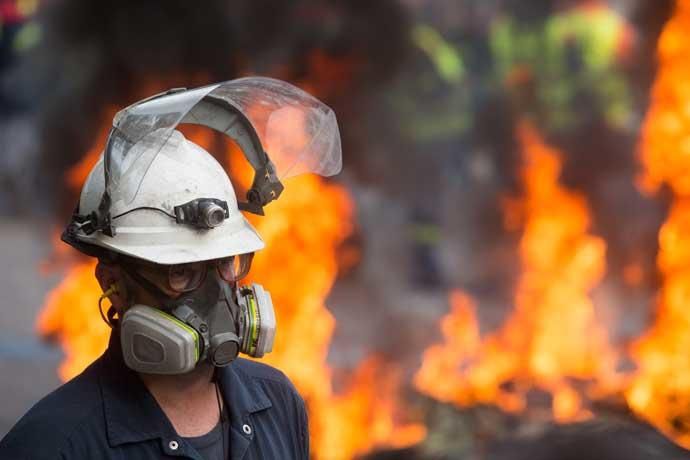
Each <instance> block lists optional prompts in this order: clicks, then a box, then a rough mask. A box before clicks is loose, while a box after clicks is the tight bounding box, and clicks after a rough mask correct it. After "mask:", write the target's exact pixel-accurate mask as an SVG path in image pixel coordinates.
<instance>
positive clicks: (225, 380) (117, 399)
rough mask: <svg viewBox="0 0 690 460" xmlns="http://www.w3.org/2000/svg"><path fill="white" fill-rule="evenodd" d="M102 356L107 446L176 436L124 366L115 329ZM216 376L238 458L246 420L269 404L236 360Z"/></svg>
mask: <svg viewBox="0 0 690 460" xmlns="http://www.w3.org/2000/svg"><path fill="white" fill-rule="evenodd" d="M101 359H102V361H103V366H104V372H103V373H102V374H101V379H100V385H101V393H102V396H103V406H104V413H105V419H106V425H107V431H108V441H109V443H110V445H111V446H117V445H120V444H125V443H135V442H141V441H146V440H150V439H156V438H163V439H170V438H175V437H178V435H177V434H176V432H175V429H174V428H173V426H172V424H171V423H170V421H169V420H168V418H167V417H166V415H165V414H164V412H163V410H162V409H161V408H160V406H159V405H158V403H157V402H156V400H155V398H154V397H153V395H151V393H150V392H149V391H148V389H147V388H146V386H145V385H144V383H143V381H142V380H141V378H140V377H139V375H138V374H137V373H136V372H135V371H133V370H131V369H129V368H128V367H127V366H126V365H125V363H124V359H123V357H122V349H121V345H120V338H119V330H118V329H113V332H112V333H111V336H110V342H109V344H108V349H107V350H106V352H105V354H104V355H103V357H102V358H101ZM218 378H219V382H220V386H221V393H222V396H223V400H224V402H225V404H226V407H227V408H228V409H229V413H230V423H231V429H232V432H231V446H232V454H233V455H232V458H240V457H241V453H243V452H244V451H245V450H246V448H247V447H248V445H249V442H250V441H251V439H252V437H253V430H252V434H251V435H250V436H248V435H246V434H245V433H243V430H242V426H243V425H244V424H245V423H249V417H250V415H251V414H253V413H255V412H258V411H261V410H264V409H268V408H269V407H271V401H270V399H269V398H268V396H267V395H266V392H265V391H264V390H263V388H262V386H261V385H258V384H256V382H254V381H253V379H251V377H249V376H248V375H247V374H246V373H244V372H243V371H242V370H241V369H240V368H239V366H236V365H235V363H233V364H231V365H229V366H226V367H224V368H220V369H219V372H218ZM236 454H239V455H236Z"/></svg>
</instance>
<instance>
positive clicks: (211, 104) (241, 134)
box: [91, 77, 342, 236]
mask: <svg viewBox="0 0 690 460" xmlns="http://www.w3.org/2000/svg"><path fill="white" fill-rule="evenodd" d="M185 123H188V124H195V125H202V126H206V127H208V128H211V129H213V130H216V131H219V132H222V133H224V134H226V135H227V136H229V137H230V138H232V139H233V140H234V141H235V142H236V143H237V144H238V145H239V147H240V148H241V150H242V151H243V153H244V155H245V157H246V158H247V160H248V162H249V163H250V164H251V166H252V168H253V169H254V170H255V177H254V182H253V184H252V187H251V188H250V190H249V192H248V193H247V197H246V198H247V201H246V202H243V201H244V200H239V201H240V203H239V205H240V209H241V210H245V211H249V212H253V213H256V214H263V206H265V205H266V204H268V203H269V202H270V201H272V200H274V199H276V198H277V197H278V196H279V195H280V193H281V191H282V190H283V186H282V183H281V179H285V178H289V177H292V176H295V175H298V174H302V173H315V174H319V175H321V176H332V175H335V174H337V173H338V172H340V169H341V167H342V153H341V146H340V133H339V131H338V125H337V122H336V118H335V114H334V113H333V111H332V110H331V109H330V108H329V107H327V106H326V105H325V104H323V103H322V102H320V101H319V100H317V99H316V98H314V97H312V96H311V95H309V94H307V93H306V92H304V91H302V90H301V89H299V88H297V87H295V86H293V85H291V84H289V83H286V82H283V81H280V80H275V79H271V78H265V77H247V78H240V79H237V80H231V81H227V82H224V83H220V84H215V85H210V86H205V87H201V88H197V89H192V90H184V89H176V90H170V91H167V92H165V93H162V94H159V95H156V96H153V97H151V98H148V99H145V100H143V101H140V102H137V103H135V104H133V105H131V106H129V107H127V108H126V109H124V110H122V111H120V112H119V113H118V114H117V115H116V116H115V119H114V122H113V128H112V130H111V132H110V136H109V138H108V141H107V143H106V147H105V152H104V175H105V193H104V196H103V199H102V200H101V203H100V206H99V209H98V213H97V214H98V215H97V216H96V217H97V218H96V221H97V222H95V223H94V222H93V220H94V219H91V220H92V222H91V224H92V225H91V227H92V229H93V230H92V231H95V230H101V231H103V232H104V233H106V234H111V236H112V232H113V228H112V226H111V221H110V219H111V217H112V216H110V208H111V205H112V204H113V203H118V202H122V203H124V204H125V205H128V204H130V203H131V202H132V201H133V200H134V199H135V198H136V196H137V193H138V190H139V185H140V184H141V183H142V181H143V180H144V178H145V177H146V174H147V173H148V172H149V169H150V167H151V165H152V163H153V161H154V159H155V158H156V156H157V155H158V154H159V152H160V151H161V149H163V148H164V147H165V146H166V145H167V144H168V143H170V142H174V141H175V140H174V136H172V134H173V132H174V130H175V128H176V127H177V126H178V125H180V124H185ZM211 204H213V203H211ZM218 204H219V205H222V204H220V203H218ZM180 205H182V204H180ZM187 205H189V206H188V207H187V208H182V209H180V210H179V213H178V209H176V210H175V214H176V216H177V217H178V218H180V216H184V215H185V214H189V213H193V212H196V210H197V207H198V205H199V204H198V203H193V204H187ZM204 205H206V204H204ZM195 206H196V207H195ZM216 212H218V210H216ZM216 220H217V219H216Z"/></svg>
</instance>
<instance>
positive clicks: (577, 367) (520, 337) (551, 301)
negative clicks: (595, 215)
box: [415, 122, 616, 422]
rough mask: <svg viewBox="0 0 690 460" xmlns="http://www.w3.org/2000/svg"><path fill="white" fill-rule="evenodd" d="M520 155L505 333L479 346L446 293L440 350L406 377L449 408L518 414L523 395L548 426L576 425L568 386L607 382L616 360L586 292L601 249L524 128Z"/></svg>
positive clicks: (550, 157) (455, 297) (468, 315)
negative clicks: (517, 273)
mask: <svg viewBox="0 0 690 460" xmlns="http://www.w3.org/2000/svg"><path fill="white" fill-rule="evenodd" d="M517 134H518V138H519V140H520V143H521V149H522V153H523V159H524V166H523V168H522V171H521V177H522V181H523V185H524V189H525V193H524V197H522V198H521V199H518V200H508V201H507V202H506V206H505V216H506V219H505V221H506V225H507V226H508V228H509V229H514V228H520V227H521V228H522V229H523V234H522V238H521V241H520V259H521V268H522V274H521V277H520V279H519V283H518V286H517V292H516V295H515V310H514V311H513V313H512V314H510V315H509V317H508V318H507V320H506V322H505V324H504V325H503V326H502V327H501V328H500V329H499V330H498V331H496V332H494V333H491V334H489V335H488V336H486V337H485V338H481V337H480V333H479V325H478V320H477V315H476V312H475V307H474V304H473V301H472V300H471V299H470V298H469V297H467V296H466V295H464V294H462V293H459V292H456V293H454V294H452V295H451V304H452V310H451V312H450V313H449V314H448V315H447V316H446V317H445V318H444V319H443V320H442V323H441V328H442V333H443V337H444V340H445V341H444V342H443V343H442V344H438V345H434V346H432V347H430V348H429V349H428V350H427V351H426V352H425V353H424V360H423V364H422V367H421V368H420V370H419V371H418V373H417V375H416V376H415V384H416V386H417V387H418V388H419V389H420V390H421V391H423V392H425V393H427V394H429V395H431V396H433V397H435V398H437V399H440V400H442V401H447V402H452V403H455V404H457V405H459V406H468V405H472V404H476V403H488V404H495V405H497V406H499V407H501V408H502V409H504V410H506V411H511V412H517V411H521V410H523V409H525V408H526V397H527V394H528V392H529V391H531V390H535V389H536V390H540V391H543V392H546V393H549V394H550V395H551V396H552V402H551V409H552V413H553V417H554V418H555V419H556V420H557V421H560V422H566V421H573V420H579V419H583V418H586V417H588V416H589V412H588V411H587V409H586V407H585V406H584V404H583V396H584V395H583V394H582V392H581V391H579V390H578V389H577V386H576V385H574V384H573V383H572V382H573V380H580V381H585V382H589V383H590V385H589V386H590V388H591V389H594V385H593V384H594V383H595V382H596V384H597V385H601V384H607V385H610V384H612V382H614V381H615V379H616V376H615V374H614V372H613V369H615V362H616V353H615V352H614V351H613V349H612V348H611V347H610V346H609V343H608V339H607V334H606V331H605V328H604V327H602V325H600V324H599V323H598V321H597V318H596V315H595V311H594V306H593V304H592V301H591V299H590V298H589V296H588V293H589V291H590V290H591V289H592V288H593V287H594V286H595V285H596V284H597V283H598V282H599V280H600V279H601V277H602V275H603V274H604V270H605V250H606V248H605V244H604V242H603V240H602V239H601V238H598V237H595V236H592V235H590V234H588V233H587V230H588V228H589V225H590V218H589V212H588V209H587V205H586V203H585V201H584V199H583V197H582V196H580V195H579V194H576V193H573V192H571V191H569V190H567V189H565V188H564V187H563V186H561V185H560V184H559V182H558V180H559V176H560V172H561V159H560V155H559V154H558V152H556V151H555V150H554V149H552V148H550V147H549V146H547V145H546V144H545V143H544V142H543V140H542V139H540V137H539V135H538V134H537V132H536V130H535V129H534V127H533V126H532V125H530V124H529V123H527V122H523V123H522V124H521V125H520V126H519V128H518V131H517Z"/></svg>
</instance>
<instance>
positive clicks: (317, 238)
mask: <svg viewBox="0 0 690 460" xmlns="http://www.w3.org/2000/svg"><path fill="white" fill-rule="evenodd" d="M104 126H105V128H104V131H103V133H102V135H100V136H99V137H98V139H97V140H96V142H95V143H94V148H93V149H92V150H91V151H90V152H88V153H87V154H86V155H85V156H84V160H83V161H82V162H81V163H80V164H78V165H77V166H75V168H73V169H72V170H71V171H69V172H68V174H67V178H68V182H69V184H70V186H71V187H73V188H75V189H76V190H78V189H79V188H80V187H81V183H82V182H83V180H84V179H85V176H86V173H87V172H88V171H89V170H90V167H91V166H92V165H93V164H94V163H95V161H97V159H98V153H99V152H100V149H102V146H103V144H104V139H105V136H106V134H107V131H108V128H109V124H106V125H104ZM190 133H191V134H192V136H191V138H192V139H193V140H194V141H195V142H196V143H198V144H200V145H202V146H204V147H206V148H209V147H210V146H211V145H214V146H217V145H219V143H217V142H215V140H214V139H215V138H214V137H213V136H210V135H209V134H208V133H209V132H208V131H205V130H196V129H194V130H191V131H189V132H188V133H187V134H188V135H189V134H190ZM209 150H213V148H210V149H209ZM236 153H237V151H236V147H235V146H234V144H232V143H228V144H226V155H227V159H228V163H229V164H230V165H231V168H230V169H231V170H232V171H233V177H235V179H237V180H238V181H239V182H244V181H246V180H250V179H251V171H250V170H249V169H248V164H246V163H244V164H242V163H240V162H238V161H237V158H238V155H237V154H236ZM245 185H246V184H245ZM266 213H267V215H266V217H263V218H259V217H257V218H251V220H252V224H253V225H254V226H255V227H256V228H257V230H258V231H259V233H260V234H261V236H262V238H263V239H264V241H265V242H266V248H265V249H264V250H262V251H260V252H258V253H257V255H256V257H255V258H254V263H253V267H252V271H251V273H250V276H251V279H252V280H255V281H256V282H259V283H261V284H263V285H264V286H265V287H266V288H267V289H268V290H269V291H270V292H271V295H272V298H273V302H274V305H275V308H276V315H277V322H278V333H277V336H276V342H275V346H274V351H273V353H271V354H269V355H267V357H266V358H265V359H264V361H266V362H268V363H270V364H272V365H274V366H276V367H278V368H280V369H281V370H282V371H284V372H285V373H286V374H287V375H288V376H289V377H290V378H291V379H292V381H293V382H294V383H295V385H296V386H297V388H298V389H299V391H300V393H301V394H302V396H303V397H304V398H305V400H306V402H307V406H308V410H309V419H310V427H311V435H312V439H311V443H312V451H313V453H314V457H315V458H324V459H329V460H330V459H350V458H353V457H354V456H356V455H358V454H361V453H364V452H367V451H369V450H370V449H372V448H374V447H377V446H404V445H408V444H413V443H416V442H419V441H420V440H421V439H423V438H424V436H425V430H424V427H423V426H419V425H414V424H411V425H401V424H398V423H397V417H396V397H395V395H396V392H397V387H398V383H399V379H398V377H397V375H396V373H395V372H394V371H391V370H390V369H388V368H386V366H384V365H383V363H381V362H380V361H379V360H377V359H375V358H371V359H368V360H366V361H365V362H363V363H362V365H361V366H360V368H359V369H357V370H355V371H354V372H353V376H352V378H351V381H350V382H348V383H347V384H346V385H345V391H344V392H342V393H340V394H336V393H335V392H334V391H333V379H332V373H331V370H330V368H329V367H328V365H327V363H326V356H327V353H328V347H329V344H330V339H331V336H332V334H333V329H334V325H335V320H334V318H333V316H332V315H331V313H330V312H329V311H328V309H327V308H326V305H325V299H326V297H327V296H328V293H329V291H330V289H331V287H332V285H333V283H334V281H335V278H336V275H337V272H338V265H337V258H336V251H337V248H338V246H339V244H340V243H341V242H342V241H343V239H344V238H346V237H347V236H348V234H349V233H350V232H351V231H352V219H353V204H352V201H351V199H350V198H349V195H348V194H347V192H346V191H345V189H344V188H343V187H342V186H340V185H336V184H332V183H329V182H326V181H324V180H322V179H321V178H318V177H317V176H313V175H303V176H299V177H295V178H291V179H288V180H287V182H286V189H285V191H284V192H283V194H282V195H281V197H280V199H279V200H277V201H276V202H274V203H271V204H270V205H269V206H268V207H267V208H266ZM94 265H95V264H94V262H93V261H82V262H80V263H78V264H77V265H75V266H73V267H71V268H70V269H69V271H68V273H67V275H66V277H65V279H64V280H63V281H62V283H61V284H60V285H59V286H58V287H57V288H56V289H55V290H54V291H53V292H51V293H50V294H49V296H48V298H47V301H46V306H45V308H44V310H43V312H42V314H41V316H40V318H39V322H38V327H39V331H40V333H41V334H43V335H50V336H54V337H57V339H58V340H59V341H60V343H61V344H62V346H63V348H64V350H65V352H66V355H67V358H66V360H65V362H64V363H63V364H62V365H61V367H60V370H59V373H60V376H61V378H62V379H64V380H67V379H69V378H71V377H73V376H74V375H76V374H77V373H79V372H80V371H81V370H83V369H84V368H85V367H86V366H87V365H88V364H89V363H90V362H92V361H93V360H94V359H96V358H97V357H98V356H99V355H100V354H101V353H102V352H103V351H104V349H105V346H106V344H107V339H108V336H109V332H110V331H109V330H108V328H107V327H106V325H105V324H104V323H103V321H102V319H101V318H100V315H99V313H98V311H97V303H98V298H99V296H100V295H101V290H100V288H99V286H98V285H97V283H96V281H95V279H94V277H93V271H94ZM382 389H385V390H386V391H382Z"/></svg>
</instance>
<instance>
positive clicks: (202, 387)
mask: <svg viewBox="0 0 690 460" xmlns="http://www.w3.org/2000/svg"><path fill="white" fill-rule="evenodd" d="M139 375H140V376H141V379H142V381H143V382H144V385H146V388H148V390H149V391H150V392H151V394H152V395H153V397H154V398H155V399H156V401H157V402H158V405H159V406H160V407H161V409H163V412H164V413H165V415H166V416H167V417H168V419H169V420H170V423H171V424H172V425H173V427H174V428H175V431H177V434H179V435H180V436H182V437H193V436H201V435H203V434H206V433H208V432H209V431H211V430H212V429H213V427H215V426H216V424H217V423H218V420H219V419H220V414H219V411H218V398H219V397H218V396H217V394H216V386H215V384H214V383H213V382H212V381H211V379H212V377H213V367H212V366H210V365H208V364H200V365H199V366H197V367H196V368H195V369H194V370H193V371H191V372H189V373H187V374H182V375H154V374H139ZM220 404H221V405H222V404H223V401H222V398H220Z"/></svg>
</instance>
